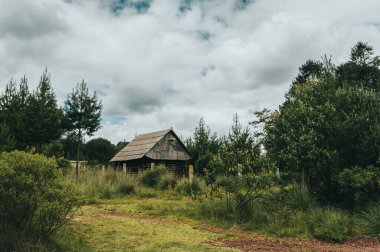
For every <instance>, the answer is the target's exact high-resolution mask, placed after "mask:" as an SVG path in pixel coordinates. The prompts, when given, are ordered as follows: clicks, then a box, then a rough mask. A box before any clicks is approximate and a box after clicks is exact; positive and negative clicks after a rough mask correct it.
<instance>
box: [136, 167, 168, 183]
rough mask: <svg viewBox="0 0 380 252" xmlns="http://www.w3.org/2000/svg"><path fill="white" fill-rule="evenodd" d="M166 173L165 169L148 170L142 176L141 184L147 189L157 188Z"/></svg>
mask: <svg viewBox="0 0 380 252" xmlns="http://www.w3.org/2000/svg"><path fill="white" fill-rule="evenodd" d="M165 173H166V169H165V167H157V168H154V169H150V170H146V171H144V173H143V174H142V177H141V183H142V184H143V185H145V186H147V187H157V186H158V183H159V182H160V179H161V177H162V176H163V175H164V174H165Z"/></svg>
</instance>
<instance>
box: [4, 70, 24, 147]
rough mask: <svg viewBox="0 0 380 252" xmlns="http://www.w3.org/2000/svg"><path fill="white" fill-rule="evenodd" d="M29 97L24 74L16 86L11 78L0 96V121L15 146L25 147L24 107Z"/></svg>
mask: <svg viewBox="0 0 380 252" xmlns="http://www.w3.org/2000/svg"><path fill="white" fill-rule="evenodd" d="M28 97H29V89H28V81H27V79H26V78H25V76H24V77H23V78H22V79H21V82H20V84H19V85H18V86H17V84H16V82H15V81H13V80H11V81H10V82H9V83H8V84H7V85H6V86H5V91H4V92H3V93H2V94H1V96H0V122H1V123H3V124H5V125H7V127H8V129H9V134H10V135H12V136H13V138H14V139H15V140H16V146H15V147H16V148H18V149H25V148H26V147H27V145H28V142H27V140H26V128H27V125H26V117H27V114H26V108H27V99H28Z"/></svg>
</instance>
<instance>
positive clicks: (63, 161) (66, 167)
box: [56, 158, 71, 174]
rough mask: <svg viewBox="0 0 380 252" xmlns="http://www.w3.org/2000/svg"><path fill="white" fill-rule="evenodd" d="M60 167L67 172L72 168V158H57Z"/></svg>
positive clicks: (64, 172)
mask: <svg viewBox="0 0 380 252" xmlns="http://www.w3.org/2000/svg"><path fill="white" fill-rule="evenodd" d="M56 161H57V165H58V168H60V169H61V170H62V172H63V174H67V173H68V172H69V171H70V169H71V164H70V160H68V159H65V158H58V159H57V160H56Z"/></svg>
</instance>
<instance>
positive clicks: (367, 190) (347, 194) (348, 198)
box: [336, 166, 380, 205]
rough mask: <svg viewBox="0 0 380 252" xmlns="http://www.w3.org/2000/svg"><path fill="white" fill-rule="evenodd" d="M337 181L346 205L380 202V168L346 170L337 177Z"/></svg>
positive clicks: (356, 167)
mask: <svg viewBox="0 0 380 252" xmlns="http://www.w3.org/2000/svg"><path fill="white" fill-rule="evenodd" d="M336 180H337V184H338V186H339V187H338V189H339V194H340V195H342V199H341V202H342V204H344V205H350V204H352V203H353V202H354V204H355V205H360V204H362V203H367V202H371V201H372V202H376V201H380V167H374V166H369V167H366V168H365V169H363V168H361V167H359V166H354V167H352V168H349V169H348V168H346V169H344V170H343V171H342V172H340V173H339V174H338V175H337V177H336Z"/></svg>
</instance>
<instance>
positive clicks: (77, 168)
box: [75, 131, 81, 177]
mask: <svg viewBox="0 0 380 252" xmlns="http://www.w3.org/2000/svg"><path fill="white" fill-rule="evenodd" d="M80 141H81V132H80V131H79V134H78V145H77V164H76V167H75V175H76V177H78V174H79V156H80Z"/></svg>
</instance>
